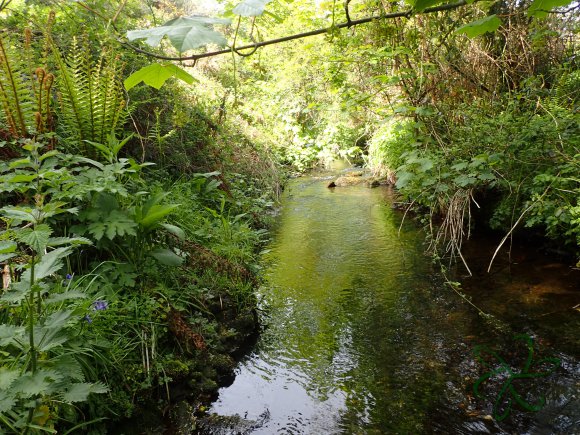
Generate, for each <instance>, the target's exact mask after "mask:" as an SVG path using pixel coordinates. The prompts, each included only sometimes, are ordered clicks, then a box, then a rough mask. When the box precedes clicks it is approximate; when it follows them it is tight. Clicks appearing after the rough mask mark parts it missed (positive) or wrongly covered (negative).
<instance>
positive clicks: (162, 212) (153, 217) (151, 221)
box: [139, 204, 179, 228]
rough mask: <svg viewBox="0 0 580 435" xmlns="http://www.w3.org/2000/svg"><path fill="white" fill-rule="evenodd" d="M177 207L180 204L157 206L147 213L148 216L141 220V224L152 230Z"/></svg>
mask: <svg viewBox="0 0 580 435" xmlns="http://www.w3.org/2000/svg"><path fill="white" fill-rule="evenodd" d="M177 207H179V204H156V205H154V206H152V207H151V208H149V209H148V210H147V211H146V214H145V215H144V216H143V217H142V218H141V219H140V220H139V224H140V225H142V226H143V227H145V228H151V227H153V226H154V225H155V224H157V223H159V222H160V221H161V220H162V219H163V218H164V217H165V216H167V215H168V214H169V213H171V212H172V211H173V210H175V209H176V208H177Z"/></svg>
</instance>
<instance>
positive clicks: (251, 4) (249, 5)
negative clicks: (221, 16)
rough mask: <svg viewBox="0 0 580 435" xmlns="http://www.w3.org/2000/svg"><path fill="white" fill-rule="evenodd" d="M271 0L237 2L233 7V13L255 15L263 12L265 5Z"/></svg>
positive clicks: (244, 15)
mask: <svg viewBox="0 0 580 435" xmlns="http://www.w3.org/2000/svg"><path fill="white" fill-rule="evenodd" d="M271 1H272V0H244V1H243V2H241V3H239V4H238V5H237V6H236V7H235V8H234V9H233V11H232V12H233V13H234V14H236V15H241V16H242V17H257V16H259V15H262V14H263V13H264V10H265V9H266V5H267V4H268V3H270V2H271Z"/></svg>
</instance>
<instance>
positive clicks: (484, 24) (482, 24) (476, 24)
mask: <svg viewBox="0 0 580 435" xmlns="http://www.w3.org/2000/svg"><path fill="white" fill-rule="evenodd" d="M501 25H502V21H501V20H500V19H499V18H498V16H497V15H495V14H494V15H490V16H488V17H485V18H482V19H481V20H477V21H472V22H471V23H467V24H465V25H464V26H461V27H460V28H459V29H457V30H456V31H455V33H463V34H464V35H467V36H468V37H469V38H475V37H476V36H480V35H483V34H484V33H487V32H495V31H496V30H497V29H498V28H499V26H501Z"/></svg>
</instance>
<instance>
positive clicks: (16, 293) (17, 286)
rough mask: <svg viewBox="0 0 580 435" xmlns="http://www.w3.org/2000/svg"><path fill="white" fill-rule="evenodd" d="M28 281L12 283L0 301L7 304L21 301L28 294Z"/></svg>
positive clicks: (0, 339)
mask: <svg viewBox="0 0 580 435" xmlns="http://www.w3.org/2000/svg"><path fill="white" fill-rule="evenodd" d="M29 285H30V284H29V283H27V282H22V281H21V282H18V283H12V285H11V288H12V289H11V290H10V291H7V292H6V293H4V294H3V295H2V296H1V297H0V301H3V302H8V303H9V304H16V303H19V302H21V301H23V300H24V299H25V298H26V296H28V291H29V288H28V287H29ZM1 341H2V338H1V337H0V345H1Z"/></svg>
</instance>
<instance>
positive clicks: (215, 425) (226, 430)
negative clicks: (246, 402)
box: [197, 410, 270, 435]
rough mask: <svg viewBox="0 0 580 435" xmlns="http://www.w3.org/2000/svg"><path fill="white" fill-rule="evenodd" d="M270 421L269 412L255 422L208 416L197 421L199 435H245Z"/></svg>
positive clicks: (228, 416)
mask: <svg viewBox="0 0 580 435" xmlns="http://www.w3.org/2000/svg"><path fill="white" fill-rule="evenodd" d="M269 419H270V411H268V410H266V411H264V412H263V413H262V414H261V415H260V416H259V417H258V418H257V419H256V420H248V419H245V418H242V417H240V416H239V415H237V414H236V415H218V414H210V415H208V416H205V417H201V418H200V419H199V420H198V425H197V429H198V433H199V434H201V435H245V434H249V433H252V432H253V431H254V430H256V429H259V428H260V427H262V426H263V425H264V423H266V422H267V421H268V420H269Z"/></svg>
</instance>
